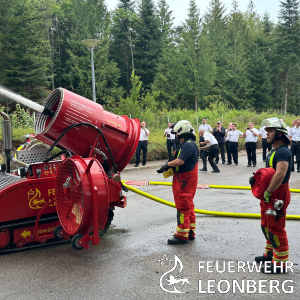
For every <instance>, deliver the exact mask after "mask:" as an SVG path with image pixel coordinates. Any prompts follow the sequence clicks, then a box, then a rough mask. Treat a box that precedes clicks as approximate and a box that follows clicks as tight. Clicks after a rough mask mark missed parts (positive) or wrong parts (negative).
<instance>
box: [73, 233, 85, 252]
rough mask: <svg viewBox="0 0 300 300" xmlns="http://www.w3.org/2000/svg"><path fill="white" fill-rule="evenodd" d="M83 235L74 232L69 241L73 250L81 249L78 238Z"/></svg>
mask: <svg viewBox="0 0 300 300" xmlns="http://www.w3.org/2000/svg"><path fill="white" fill-rule="evenodd" d="M82 237H83V235H82V234H76V235H75V236H74V237H73V238H72V241H71V245H72V247H73V248H74V249H75V250H82V249H83V247H82V246H80V245H79V244H78V242H79V240H80V239H81V238H82Z"/></svg>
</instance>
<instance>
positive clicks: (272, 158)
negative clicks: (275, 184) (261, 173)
mask: <svg viewBox="0 0 300 300" xmlns="http://www.w3.org/2000/svg"><path fill="white" fill-rule="evenodd" d="M275 153H276V151H274V152H273V153H272V155H271V157H270V160H269V167H271V168H273V160H274V156H275Z"/></svg>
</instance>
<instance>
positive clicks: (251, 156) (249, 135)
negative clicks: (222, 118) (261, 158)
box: [243, 122, 259, 167]
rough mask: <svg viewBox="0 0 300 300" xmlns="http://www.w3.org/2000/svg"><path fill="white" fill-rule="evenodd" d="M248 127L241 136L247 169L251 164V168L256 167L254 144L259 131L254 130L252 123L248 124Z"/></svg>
mask: <svg viewBox="0 0 300 300" xmlns="http://www.w3.org/2000/svg"><path fill="white" fill-rule="evenodd" d="M248 126H249V127H247V128H245V132H244V135H243V137H244V138H245V142H246V152H247V157H248V166H247V167H251V163H252V164H253V167H256V144H257V137H258V135H259V131H258V129H256V128H254V126H253V123H252V122H249V124H248Z"/></svg>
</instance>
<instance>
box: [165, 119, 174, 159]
mask: <svg viewBox="0 0 300 300" xmlns="http://www.w3.org/2000/svg"><path fill="white" fill-rule="evenodd" d="M171 127H172V123H168V128H167V129H166V130H165V133H164V137H167V149H168V153H169V159H171V158H172V156H173V155H172V147H173V153H174V152H175V151H176V136H175V134H172V133H171V131H172V130H173V129H172V128H171Z"/></svg>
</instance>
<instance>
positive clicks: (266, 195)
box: [264, 191, 272, 203]
mask: <svg viewBox="0 0 300 300" xmlns="http://www.w3.org/2000/svg"><path fill="white" fill-rule="evenodd" d="M271 194H272V193H269V192H268V191H265V193H264V201H265V202H266V203H270V197H271Z"/></svg>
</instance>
